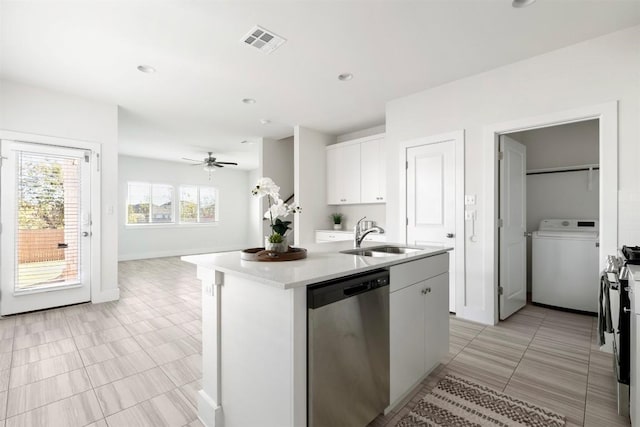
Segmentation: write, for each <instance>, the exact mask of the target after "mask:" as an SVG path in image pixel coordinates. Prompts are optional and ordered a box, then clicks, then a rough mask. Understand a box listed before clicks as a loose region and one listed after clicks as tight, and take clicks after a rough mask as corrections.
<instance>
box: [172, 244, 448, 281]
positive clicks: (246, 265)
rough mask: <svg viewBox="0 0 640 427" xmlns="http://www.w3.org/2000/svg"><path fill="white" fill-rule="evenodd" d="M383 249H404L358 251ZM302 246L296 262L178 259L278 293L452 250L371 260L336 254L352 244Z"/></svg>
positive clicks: (235, 256)
mask: <svg viewBox="0 0 640 427" xmlns="http://www.w3.org/2000/svg"><path fill="white" fill-rule="evenodd" d="M387 245H395V246H406V245H404V244H396V243H385V244H380V243H379V242H365V243H363V245H362V247H363V248H373V247H377V246H387ZM304 246H305V247H306V249H307V258H306V259H303V260H298V261H285V262H256V261H244V260H242V259H240V252H239V251H235V252H221V253H213V254H202V255H188V256H183V257H182V258H181V259H182V260H183V261H186V262H188V263H191V264H195V265H197V266H198V267H199V268H205V269H211V270H216V271H220V272H222V273H225V274H233V275H237V276H241V277H245V278H247V279H250V280H254V281H256V282H260V283H264V284H265V285H270V286H275V287H278V288H280V289H292V288H298V287H302V286H308V285H311V284H314V283H319V282H324V281H326V280H331V279H336V278H339V277H343V276H348V275H352V274H358V273H362V272H366V271H369V270H375V269H377V268H385V267H390V266H392V265H396V264H403V263H406V262H410V261H415V260H418V259H422V258H428V257H432V256H435V255H439V254H443V253H445V252H448V251H450V250H452V248H446V247H445V248H442V247H434V246H421V248H423V250H422V251H419V252H413V253H410V254H398V255H393V256H388V257H376V258H374V257H367V256H358V255H351V254H343V253H340V251H344V250H349V249H353V243H352V242H331V243H320V244H310V245H304Z"/></svg>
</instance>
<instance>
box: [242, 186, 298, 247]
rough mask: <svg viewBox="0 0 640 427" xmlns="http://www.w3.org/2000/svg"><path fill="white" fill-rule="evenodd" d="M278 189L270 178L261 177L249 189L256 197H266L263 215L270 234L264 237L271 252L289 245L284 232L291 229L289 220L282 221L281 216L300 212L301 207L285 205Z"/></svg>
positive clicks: (265, 244)
mask: <svg viewBox="0 0 640 427" xmlns="http://www.w3.org/2000/svg"><path fill="white" fill-rule="evenodd" d="M279 191H280V187H278V186H277V185H276V184H275V182H273V180H272V179H271V178H267V177H262V178H260V179H259V180H258V182H257V184H256V186H255V187H253V189H252V190H251V194H252V195H253V196H254V197H258V198H262V197H266V198H267V203H268V205H269V207H268V209H267V211H266V212H265V214H264V217H265V218H266V219H268V220H269V221H270V223H271V224H270V227H271V234H270V235H269V236H265V238H264V247H265V249H266V250H268V251H273V252H287V251H288V250H289V245H288V244H287V236H286V234H287V232H288V231H289V230H291V228H290V227H289V225H290V224H291V221H284V220H283V219H282V218H286V217H288V216H289V215H291V214H293V213H300V212H301V209H300V207H299V206H298V205H287V204H286V203H285V202H284V201H282V199H281V198H280V194H279Z"/></svg>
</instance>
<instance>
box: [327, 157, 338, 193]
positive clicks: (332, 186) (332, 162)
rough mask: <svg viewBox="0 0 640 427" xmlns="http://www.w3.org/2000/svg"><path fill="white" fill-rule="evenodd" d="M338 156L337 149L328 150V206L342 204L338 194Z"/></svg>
mask: <svg viewBox="0 0 640 427" xmlns="http://www.w3.org/2000/svg"><path fill="white" fill-rule="evenodd" d="M338 154H339V150H338V149H337V148H332V149H327V204H328V205H337V204H339V203H340V195H339V194H338V185H337V184H338V181H337V180H338V176H337V169H338Z"/></svg>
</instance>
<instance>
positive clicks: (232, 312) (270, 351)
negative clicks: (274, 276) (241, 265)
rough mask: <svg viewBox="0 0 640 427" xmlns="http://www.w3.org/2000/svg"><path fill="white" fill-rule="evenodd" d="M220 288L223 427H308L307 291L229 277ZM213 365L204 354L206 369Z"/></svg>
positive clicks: (233, 276) (220, 379) (225, 276)
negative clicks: (280, 287)
mask: <svg viewBox="0 0 640 427" xmlns="http://www.w3.org/2000/svg"><path fill="white" fill-rule="evenodd" d="M222 283H223V284H222V285H221V286H220V296H221V299H220V341H219V342H220V361H221V364H220V366H221V374H220V378H219V381H220V398H219V400H220V405H221V406H222V412H223V413H224V426H225V427H244V426H254V425H255V426H258V425H259V426H263V427H270V426H273V427H287V426H291V427H294V426H301V425H306V289H305V288H298V289H290V290H282V289H277V288H274V287H270V286H264V285H263V284H261V283H255V282H252V281H251V280H249V279H246V278H242V277H239V276H235V275H229V274H225V275H224V278H223V280H222ZM203 309H204V308H203ZM209 360H210V358H209V357H208V355H207V354H204V353H203V364H205V363H209Z"/></svg>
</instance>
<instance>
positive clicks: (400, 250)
mask: <svg viewBox="0 0 640 427" xmlns="http://www.w3.org/2000/svg"><path fill="white" fill-rule="evenodd" d="M421 250H422V249H418V248H408V247H403V246H382V247H379V248H371V251H373V252H381V253H388V254H411V253H414V252H420V251H421Z"/></svg>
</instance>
